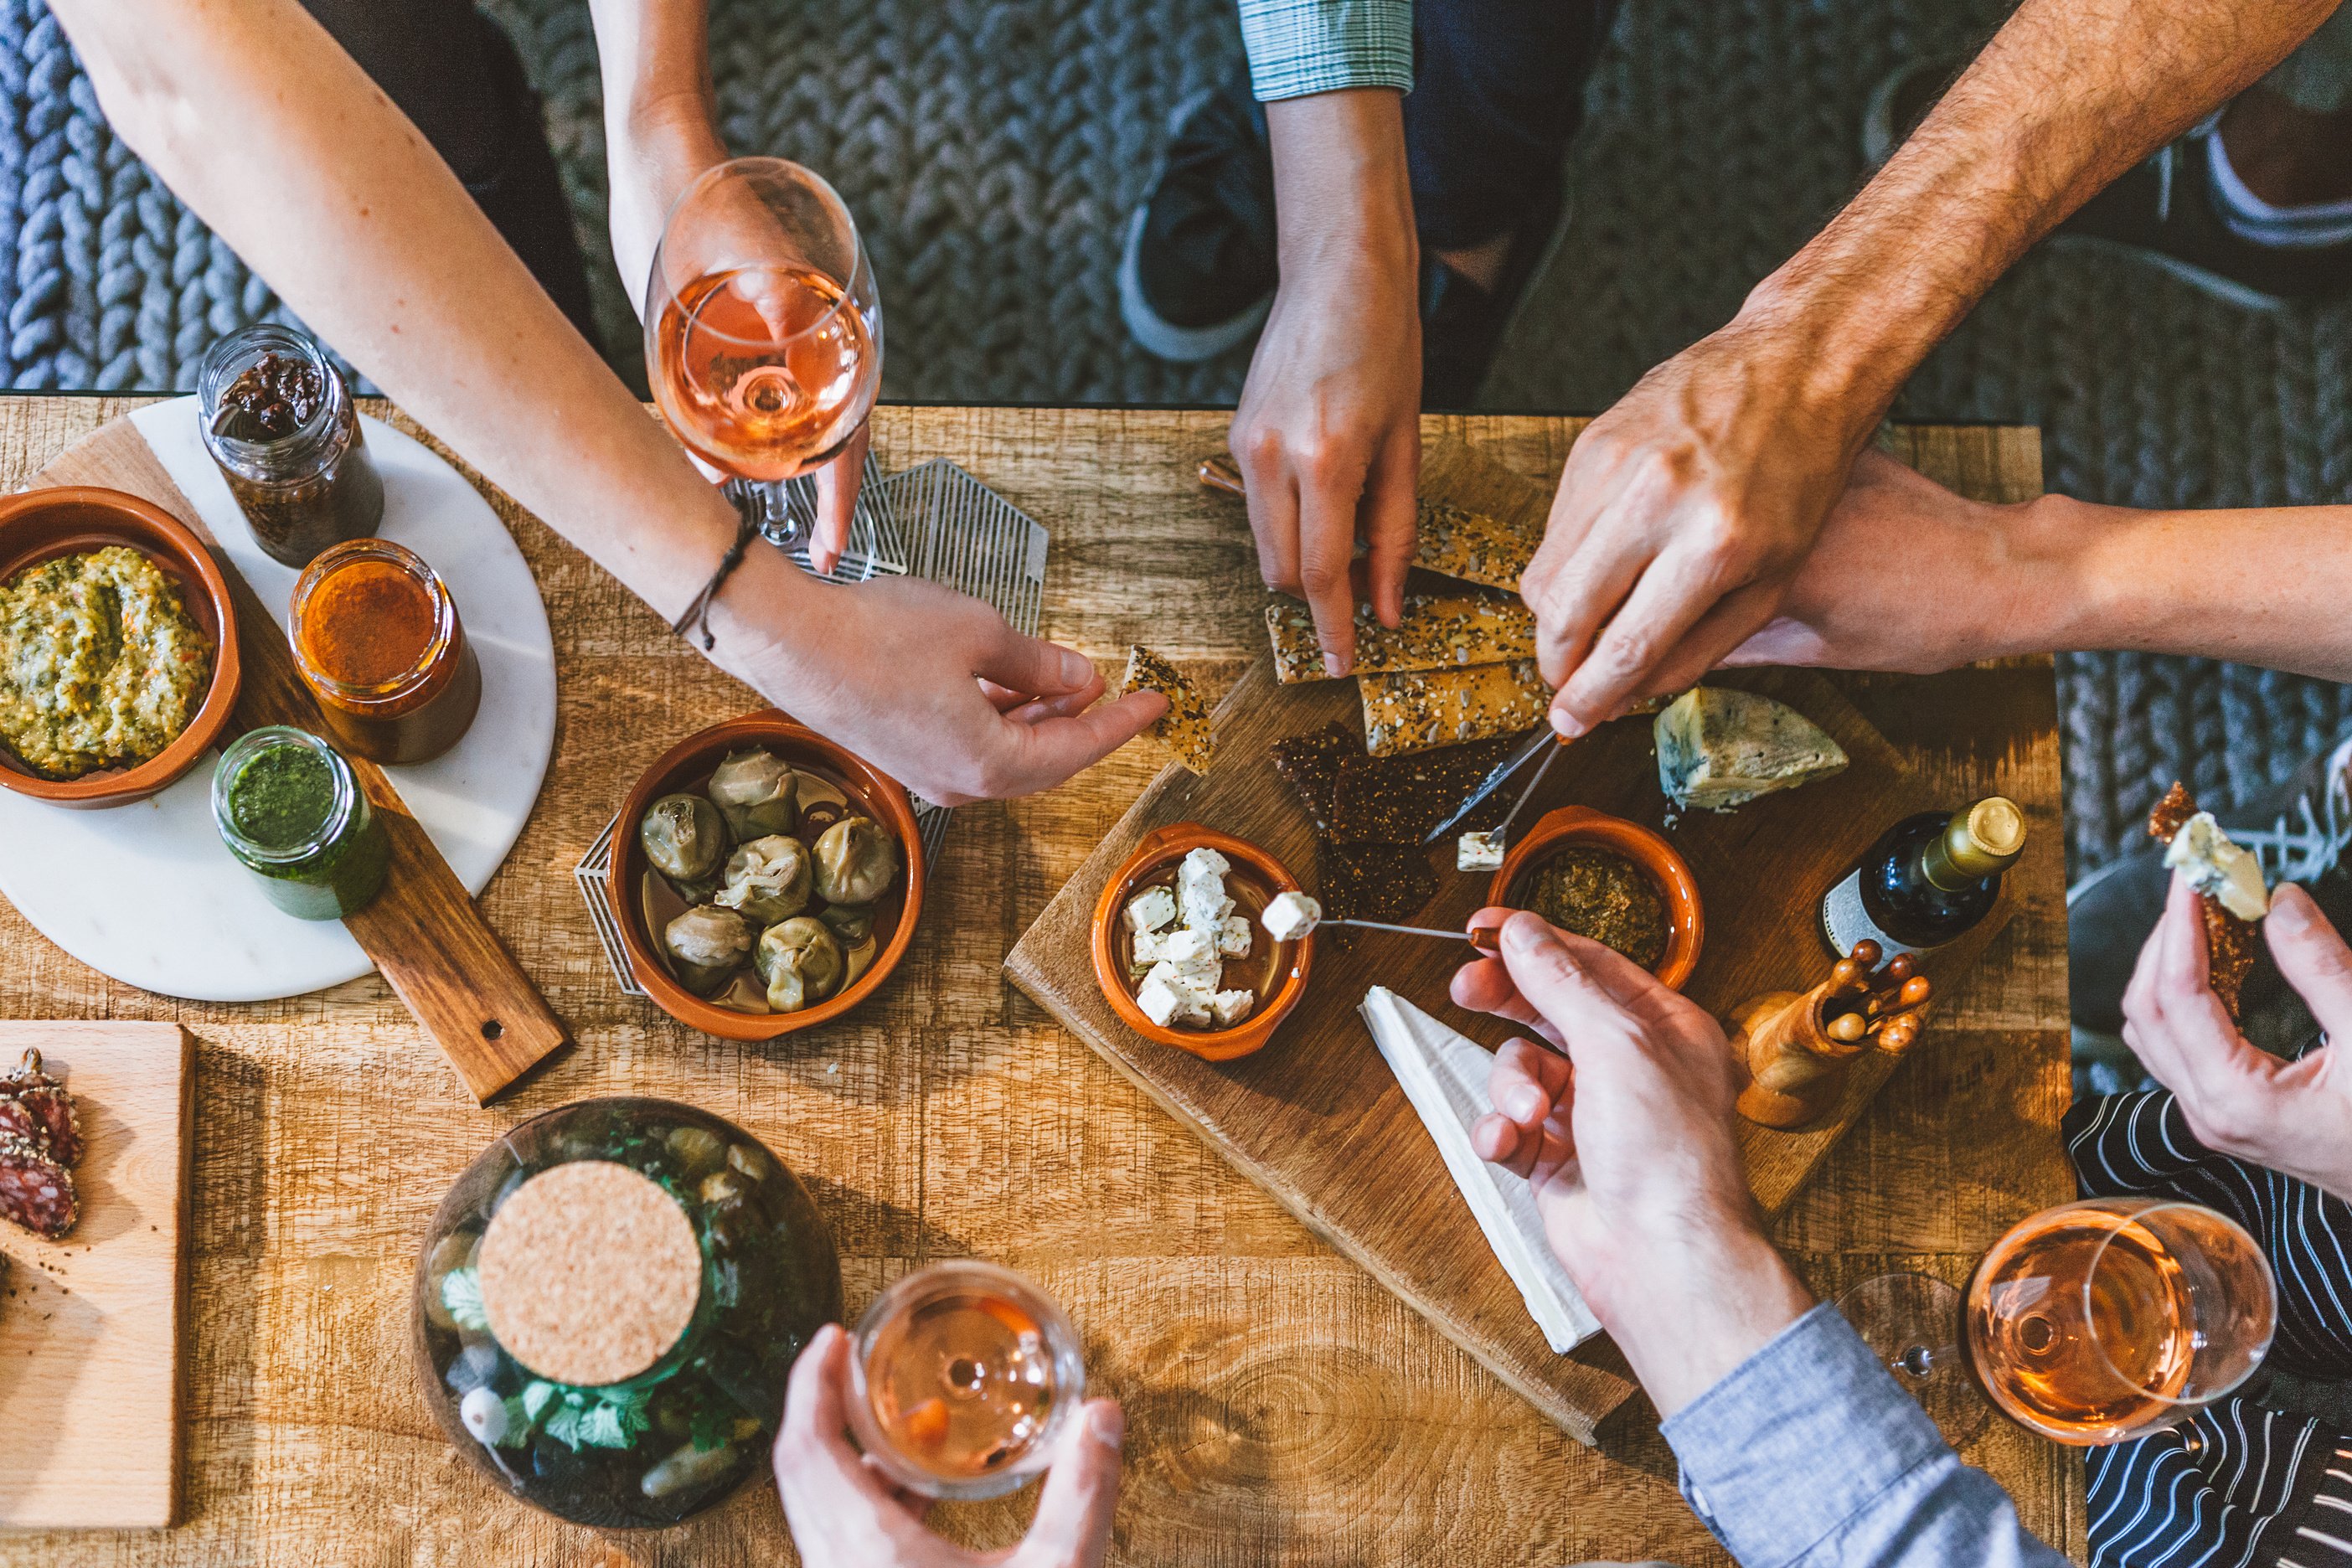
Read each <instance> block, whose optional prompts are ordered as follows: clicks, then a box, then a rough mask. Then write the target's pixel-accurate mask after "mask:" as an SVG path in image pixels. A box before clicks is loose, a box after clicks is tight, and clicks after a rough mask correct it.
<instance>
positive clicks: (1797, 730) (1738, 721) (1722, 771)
mask: <svg viewBox="0 0 2352 1568" xmlns="http://www.w3.org/2000/svg"><path fill="white" fill-rule="evenodd" d="M1652 732H1653V733H1654V735H1655V737H1656V739H1657V744H1658V787H1659V788H1661V789H1663V790H1664V791H1665V792H1666V795H1667V796H1668V798H1670V799H1671V800H1673V801H1674V803H1675V805H1677V806H1680V807H1682V808H1684V809H1686V810H1687V809H1691V808H1696V809H1699V810H1704V811H1729V810H1730V809H1731V808H1732V807H1734V806H1737V805H1746V804H1747V803H1748V802H1749V801H1751V800H1754V799H1755V798H1756V797H1757V796H1758V795H1770V794H1772V793H1774V792H1775V791H1778V790H1784V789H1794V788H1796V787H1797V786H1798V785H1799V784H1811V783H1812V782H1813V781H1814V780H1815V779H1825V778H1828V777H1830V776H1831V775H1832V774H1833V773H1843V772H1844V771H1845V765H1846V754H1845V751H1844V749H1843V747H1841V746H1839V744H1838V743H1837V742H1835V741H1832V739H1830V737H1829V735H1828V734H1827V732H1825V731H1823V730H1822V727H1821V726H1820V725H1818V724H1816V723H1814V722H1813V721H1811V720H1810V719H1808V718H1806V717H1805V716H1804V715H1803V714H1801V713H1800V712H1798V711H1797V710H1795V709H1793V708H1791V707H1790V706H1789V705H1788V704H1787V703H1785V702H1776V701H1774V700H1772V699H1771V698H1769V697H1759V696H1758V695H1757V694H1756V693H1754V692H1752V691H1741V690H1738V689H1736V688H1732V687H1725V686H1699V687H1694V688H1692V689H1690V690H1688V691H1685V692H1684V693H1683V694H1682V695H1681V696H1680V697H1678V698H1676V699H1675V700H1674V701H1673V702H1672V703H1670V704H1668V705H1667V707H1666V709H1665V710H1664V711H1663V712H1661V713H1660V714H1659V715H1658V717H1657V720H1656V721H1655V724H1654V729H1653V731H1652Z"/></svg>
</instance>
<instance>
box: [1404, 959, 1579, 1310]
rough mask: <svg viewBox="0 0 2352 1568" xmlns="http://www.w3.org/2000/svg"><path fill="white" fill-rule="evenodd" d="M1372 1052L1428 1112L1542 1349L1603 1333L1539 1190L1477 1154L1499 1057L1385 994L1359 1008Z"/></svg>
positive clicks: (1426, 1118)
mask: <svg viewBox="0 0 2352 1568" xmlns="http://www.w3.org/2000/svg"><path fill="white" fill-rule="evenodd" d="M1360 1011H1361V1012H1362V1014H1363V1016H1364V1022H1365V1024H1366V1025H1368V1026H1370V1029H1371V1031H1372V1043H1373V1044H1374V1045H1376V1046H1378V1047H1380V1050H1381V1057H1382V1058H1385V1059H1386V1060H1387V1062H1388V1064H1389V1070H1390V1071H1391V1072H1393V1073H1395V1074H1396V1077H1397V1082H1398V1083H1399V1084H1400V1085H1402V1087H1403V1089H1404V1097H1405V1098H1406V1099H1407V1100H1411V1101H1412V1108H1413V1110H1417V1111H1419V1112H1420V1113H1421V1121H1422V1125H1423V1126H1424V1127H1426V1128H1428V1129H1429V1135H1430V1137H1431V1138H1433V1140H1435V1141H1436V1143H1437V1152H1438V1153H1439V1154H1440V1155H1442V1156H1443V1157H1444V1161H1445V1168H1446V1170H1447V1171H1449V1172H1451V1173H1453V1176H1454V1184H1455V1185H1457V1186H1459V1187H1460V1188H1461V1189H1462V1196H1463V1197H1464V1198H1465V1200H1467V1201H1468V1203H1469V1205H1470V1212H1471V1214H1472V1215H1475V1217H1476V1219H1477V1221H1478V1228H1479V1229H1480V1230H1482V1231H1485V1232H1486V1243H1487V1245H1488V1246H1490V1247H1493V1248H1494V1249H1495V1256H1496V1258H1499V1259H1500V1260H1501V1262H1502V1265H1503V1272H1505V1273H1506V1274H1508V1275H1509V1276H1510V1277H1511V1283H1512V1284H1514V1285H1517V1287H1518V1288H1519V1294H1520V1295H1521V1296H1522V1297H1524V1298H1525V1299H1526V1300H1527V1303H1528V1311H1529V1312H1530V1313H1532V1314H1533V1315H1534V1317H1535V1320H1536V1326H1537V1327H1538V1328H1540V1329H1541V1330H1543V1336H1544V1340H1545V1342H1547V1343H1549V1345H1550V1346H1551V1348H1552V1349H1553V1350H1555V1351H1558V1352H1562V1353H1563V1354H1564V1353H1566V1352H1569V1351H1570V1350H1573V1349H1574V1348H1575V1347H1576V1346H1577V1345H1578V1344H1579V1343H1580V1342H1582V1341H1584V1340H1586V1339H1589V1338H1591V1336H1592V1335H1593V1334H1595V1333H1598V1332H1599V1331H1600V1330H1601V1321H1600V1320H1599V1319H1597V1318H1595V1317H1594V1316H1593V1315H1592V1309H1591V1308H1590V1307H1588V1306H1586V1305H1585V1304H1584V1297H1583V1296H1582V1295H1581V1294H1580V1292H1579V1291H1578V1290H1577V1289H1576V1284H1575V1282H1574V1281H1573V1280H1571V1279H1569V1277H1568V1270H1567V1269H1565V1268H1561V1267H1560V1264H1559V1258H1554V1257H1553V1256H1552V1254H1551V1247H1549V1245H1548V1244H1547V1243H1546V1242H1545V1240H1544V1230H1543V1221H1542V1220H1541V1219H1540V1218H1539V1217H1538V1215H1537V1214H1536V1198H1535V1189H1534V1188H1532V1187H1530V1186H1529V1185H1528V1183H1527V1180H1526V1178H1524V1177H1521V1176H1515V1175H1513V1174H1512V1173H1510V1172H1508V1171H1506V1170H1505V1169H1503V1168H1502V1167H1501V1166H1500V1165H1490V1164H1488V1163H1486V1161H1484V1160H1481V1159H1480V1158H1478V1156H1477V1155H1476V1154H1475V1153H1474V1152H1472V1151H1471V1148H1470V1124H1471V1123H1472V1122H1474V1121H1477V1120H1478V1118H1479V1117H1481V1116H1483V1115H1485V1114H1486V1111H1487V1110H1491V1109H1492V1107H1491V1106H1490V1105H1489V1104H1488V1103H1487V1100H1486V1075H1487V1073H1488V1071H1489V1070H1490V1069H1491V1068H1493V1066H1494V1061H1495V1055H1494V1053H1493V1052H1492V1051H1489V1050H1488V1049H1486V1047H1484V1046H1482V1045H1480V1044H1478V1042H1477V1041H1475V1040H1473V1039H1469V1038H1466V1037H1464V1036H1462V1035H1458V1034H1456V1033H1454V1031H1453V1030H1452V1029H1449V1028H1447V1027H1446V1026H1444V1025H1443V1024H1441V1023H1439V1022H1438V1021H1437V1020H1436V1019H1434V1018H1433V1017H1431V1016H1429V1015H1428V1014H1426V1013H1424V1012H1423V1011H1422V1010H1421V1009H1420V1008H1418V1007H1416V1006H1414V1005H1412V1003H1410V1002H1408V1001H1406V1000H1405V999H1404V998H1403V997H1402V996H1399V995H1398V994H1396V993H1395V992H1393V991H1391V990H1389V989H1388V988H1387V987H1386V986H1383V985H1375V986H1373V987H1372V988H1371V989H1370V991H1367V992H1365V993H1364V1002H1363V1006H1362V1007H1361V1009H1360Z"/></svg>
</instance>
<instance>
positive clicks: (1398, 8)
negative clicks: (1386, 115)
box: [1239, 0, 1412, 103]
mask: <svg viewBox="0 0 2352 1568" xmlns="http://www.w3.org/2000/svg"><path fill="white" fill-rule="evenodd" d="M1239 4H1240V6H1241V14H1242V47H1244V48H1245V49H1247V50H1248V51H1249V62H1250V90H1251V91H1252V92H1253V93H1254V94H1255V95H1256V97H1257V100H1258V101H1259V102H1260V103H1271V102H1273V101H1274V100H1276V99H1279V98H1304V97H1306V96H1307V94H1308V93H1313V92H1337V91H1339V89H1342V88H1350V87H1392V88H1395V89H1399V90H1400V91H1403V92H1411V91H1412V0H1239Z"/></svg>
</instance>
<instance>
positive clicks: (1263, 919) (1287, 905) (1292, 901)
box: [1258, 893, 1323, 942]
mask: <svg viewBox="0 0 2352 1568" xmlns="http://www.w3.org/2000/svg"><path fill="white" fill-rule="evenodd" d="M1322 919H1323V906H1322V905H1321V904H1318V903H1317V902H1316V901H1315V900H1313V899H1310V898H1308V897H1307V895H1306V894H1304V893H1276V894H1275V896H1274V899H1273V900H1272V901H1271V902H1269V903H1268V904H1267V905H1266V906H1265V913H1264V914H1262V915H1260V916H1259V917H1258V923H1259V924H1260V925H1263V926H1264V927H1265V934H1266V935H1268V936H1270V937H1272V938H1274V940H1275V941H1276V942H1293V941H1296V940H1297V939H1298V938H1299V937H1302V936H1305V935H1306V934H1307V932H1308V931H1313V930H1314V929H1315V927H1316V925H1317V923H1318V922H1319V921H1321V920H1322Z"/></svg>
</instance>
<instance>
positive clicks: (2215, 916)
mask: <svg viewBox="0 0 2352 1568" xmlns="http://www.w3.org/2000/svg"><path fill="white" fill-rule="evenodd" d="M2197 809H2198V808H2197V801H2196V799H2195V797H2194V796H2192V795H2189V788H2188V786H2187V785H2185V784H2182V783H2180V781H2179V780H2178V779H2175V780H2174V781H2173V784H2172V787H2171V788H2170V789H2168V790H2167V791H2165V792H2164V798H2163V799H2162V800H2159V801H2158V802H2157V803H2156V808H2155V809H2154V810H2152V811H2150V812H2149V813H2148V814H2147V834H2148V837H2151V838H2153V839H2155V840H2157V841H2158V843H2160V844H2163V845H2165V846H2167V847H2169V846H2170V845H2171V843H2172V836H2173V835H2174V834H2176V833H2179V831H2180V829H2181V827H2182V826H2183V825H2184V824H2186V823H2187V822H2188V820H2189V818H2190V817H2192V816H2196V815H2197ZM2197 912H2198V913H2199V915H2200V916H2201V917H2202V918H2203V921H2204V925H2205V955H2206V970H2207V984H2210V985H2211V986H2212V988H2213V994H2214V995H2216V996H2218V997H2220V998H2221V1005H2222V1007H2223V1008H2225V1009H2226V1010H2227V1011H2228V1013H2229V1015H2230V1018H2231V1022H2233V1023H2234V1022H2235V1021H2236V1020H2237V1017H2238V999H2239V994H2240V993H2241V992H2242V990H2243V989H2244V988H2245V984H2246V976H2247V974H2248V973H2251V972H2252V969H2253V967H2254V952H2255V943H2254V926H2253V922H2252V921H2242V920H2240V919H2239V918H2238V917H2237V916H2235V915H2233V914H2231V912H2230V911H2229V910H2225V909H2223V908H2222V907H2221V900H2219V899H2216V898H2214V897H2212V896H2211V895H2210V894H2205V893H2200V894H2199V895H2198V896H2197Z"/></svg>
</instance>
